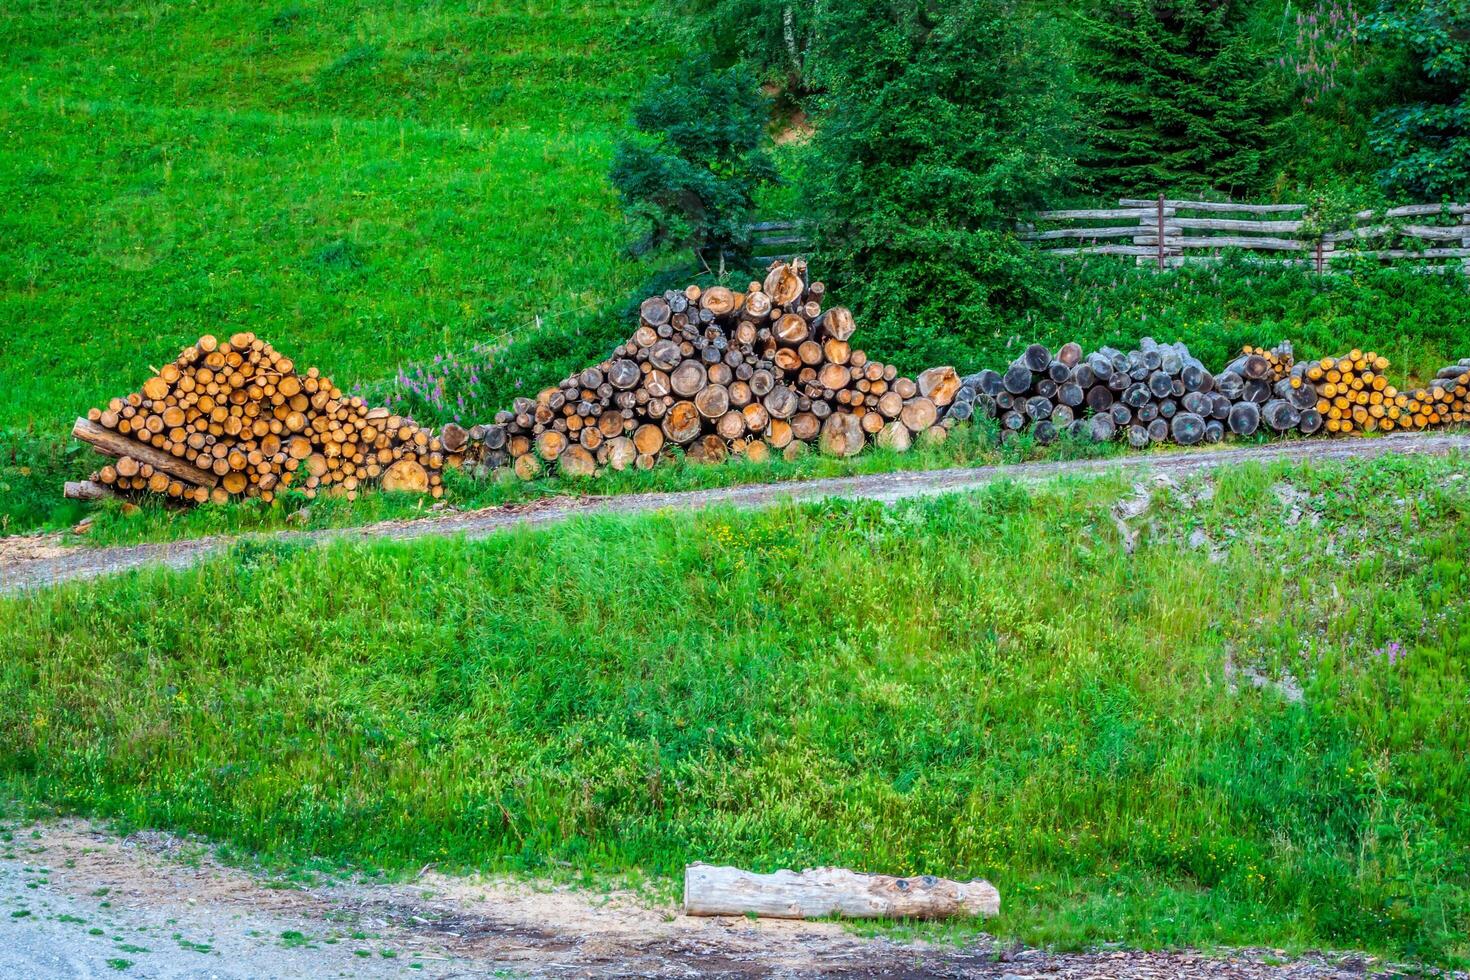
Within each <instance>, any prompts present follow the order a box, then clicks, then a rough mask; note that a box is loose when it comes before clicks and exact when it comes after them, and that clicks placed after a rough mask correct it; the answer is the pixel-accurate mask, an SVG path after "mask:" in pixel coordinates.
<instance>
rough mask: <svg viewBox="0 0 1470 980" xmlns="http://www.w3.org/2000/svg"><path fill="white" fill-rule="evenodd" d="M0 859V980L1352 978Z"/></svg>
mask: <svg viewBox="0 0 1470 980" xmlns="http://www.w3.org/2000/svg"><path fill="white" fill-rule="evenodd" d="M10 832H11V834H12V839H11V840H9V841H8V842H5V843H4V844H3V845H0V976H4V977H35V978H52V977H57V978H85V977H112V976H133V977H169V978H201V980H202V978H216V977H217V978H245V977H250V978H256V977H338V976H340V977H386V976H406V977H411V976H429V977H571V978H582V977H586V978H612V977H715V978H721V977H724V978H750V977H784V978H808V977H810V978H825V977H871V978H908V977H912V978H918V977H940V978H945V977H951V978H970V977H976V978H980V977H989V978H1016V980H1019V978H1028V977H1051V978H1080V977H1089V978H1090V977H1115V978H1120V980H1133V978H1138V980H1142V978H1166V977H1220V978H1251V980H1254V978H1313V980H1319V978H1320V980H1326V978H1342V980H1346V978H1355V977H1360V976H1363V975H1365V974H1367V973H1369V972H1371V973H1374V974H1377V975H1385V973H1386V974H1387V975H1406V973H1405V971H1403V970H1395V969H1393V968H1391V967H1388V966H1387V965H1386V964H1382V963H1378V962H1375V961H1373V960H1372V959H1371V958H1368V957H1363V956H1356V955H1351V954H1335V955H1311V956H1306V957H1302V958H1297V959H1291V958H1289V957H1287V956H1286V955H1285V954H1284V953H1283V952H1281V951H1279V950H1275V951H1273V950H1240V951H1231V952H1211V953H1199V952H1189V951H1175V952H1164V953H1141V952H1132V951H1125V950H1107V951H1099V952H1091V953H1064V954H1057V953H1050V952H1046V951H1042V950H1035V949H1026V948H1024V947H1019V946H1010V947H1005V946H999V945H997V944H995V943H992V942H990V941H988V940H984V939H982V940H980V941H978V942H976V943H974V944H972V945H970V946H968V947H965V948H953V947H947V946H937V945H929V944H924V943H906V942H897V941H893V940H890V939H883V938H878V939H868V938H862V937H859V936H856V935H853V934H852V933H850V932H848V931H847V930H846V929H844V928H843V927H842V926H840V925H838V924H835V923H807V922H787V921H777V920H747V919H743V918H709V919H696V918H689V917H686V916H683V915H681V914H680V913H679V910H678V909H677V908H676V907H675V906H673V905H672V904H669V903H668V902H666V901H660V900H657V899H654V898H651V897H649V896H647V895H640V894H634V893H632V892H626V891H616V890H590V891H589V890H576V889H572V888H569V887H562V886H558V887H552V886H550V885H538V884H535V883H525V882H510V881H504V880H493V879H470V878H455V877H448V876H444V875H440V874H438V873H436V872H434V871H433V870H432V869H430V868H426V869H425V870H424V871H423V873H421V874H420V875H419V876H418V877H417V878H416V879H415V880H413V881H410V882H404V883H394V884H389V883H382V882H363V881H353V882H332V883H319V884H306V885H299V884H294V883H287V882H283V881H281V880H278V879H273V878H270V877H268V876H264V875H258V874H252V873H248V872H246V871H242V870H239V869H236V868H231V867H226V866H224V865H222V864H220V863H219V862H218V861H216V860H215V859H214V857H213V856H212V855H211V852H210V850H209V848H207V847H206V846H204V845H203V844H202V843H201V842H197V841H191V840H187V839H183V838H179V837H176V836H173V835H169V834H160V833H140V834H133V835H130V836H126V837H118V836H115V835H112V834H110V833H107V832H106V831H105V830H103V829H101V828H99V827H97V826H94V825H91V824H88V823H84V822H81V821H60V822H48V823H43V824H38V825H34V826H26V827H22V828H12V829H11V831H10Z"/></svg>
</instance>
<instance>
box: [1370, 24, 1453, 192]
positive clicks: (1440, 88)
mask: <svg viewBox="0 0 1470 980" xmlns="http://www.w3.org/2000/svg"><path fill="white" fill-rule="evenodd" d="M1369 24H1370V30H1371V33H1372V35H1373V36H1374V37H1375V38H1377V39H1378V40H1379V41H1380V42H1382V43H1385V44H1388V45H1390V46H1398V47H1402V48H1404V49H1406V50H1407V51H1408V52H1409V53H1410V54H1411V56H1412V58H1413V60H1414V70H1413V73H1412V76H1411V77H1412V81H1413V84H1414V87H1415V93H1414V94H1415V96H1416V101H1414V102H1412V103H1411V104H1408V105H1404V106H1400V107H1398V108H1395V109H1390V110H1388V111H1386V112H1384V113H1383V114H1381V115H1380V116H1379V117H1378V118H1377V119H1376V120H1375V125H1374V132H1373V147H1374V149H1375V150H1377V151H1378V152H1379V153H1381V154H1383V155H1384V156H1385V157H1387V158H1388V160H1389V161H1390V162H1389V164H1388V166H1387V167H1386V168H1385V169H1384V170H1383V172H1382V173H1381V175H1380V177H1381V179H1382V181H1383V183H1384V185H1385V186H1386V187H1387V188H1388V189H1389V190H1390V191H1394V192H1398V193H1401V194H1407V195H1411V196H1418V197H1423V198H1427V199H1429V200H1439V199H1440V198H1448V199H1453V200H1460V201H1463V200H1464V199H1465V198H1466V197H1467V196H1470V6H1467V5H1466V4H1465V3H1464V0H1385V2H1384V4H1383V6H1382V9H1381V10H1380V11H1379V14H1378V16H1377V17H1375V18H1373V19H1372V20H1371V21H1370V22H1369Z"/></svg>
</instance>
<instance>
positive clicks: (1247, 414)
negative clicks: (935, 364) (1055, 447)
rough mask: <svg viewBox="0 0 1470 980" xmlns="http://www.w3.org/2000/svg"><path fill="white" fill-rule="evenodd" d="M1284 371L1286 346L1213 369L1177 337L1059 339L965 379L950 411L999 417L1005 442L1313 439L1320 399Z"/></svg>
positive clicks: (1287, 368) (1287, 369) (1252, 352)
mask: <svg viewBox="0 0 1470 980" xmlns="http://www.w3.org/2000/svg"><path fill="white" fill-rule="evenodd" d="M1290 371H1291V348H1290V346H1289V345H1282V346H1280V347H1277V348H1276V349H1274V350H1272V351H1263V350H1261V349H1258V348H1249V349H1247V350H1246V351H1244V352H1242V354H1241V356H1240V357H1238V358H1237V359H1236V360H1235V361H1233V362H1232V363H1231V364H1230V365H1229V366H1228V367H1227V368H1226V369H1225V370H1224V371H1222V372H1221V373H1220V374H1218V375H1214V374H1211V373H1210V371H1209V370H1208V369H1207V368H1206V367H1205V366H1204V364H1202V363H1201V362H1200V360H1199V358H1197V357H1195V356H1194V355H1192V354H1191V353H1190V351H1189V348H1188V347H1187V346H1186V345H1184V344H1183V343H1174V344H1160V343H1157V342H1156V341H1154V340H1153V339H1152V338H1149V337H1145V338H1143V340H1142V341H1141V342H1140V344H1139V347H1138V349H1136V350H1132V351H1126V352H1125V351H1120V350H1117V349H1115V348H1112V347H1103V348H1101V349H1099V350H1097V351H1094V352H1092V353H1089V354H1084V353H1083V351H1082V348H1081V347H1080V346H1078V345H1077V344H1065V345H1063V346H1062V347H1061V348H1059V349H1058V350H1057V352H1056V354H1055V355H1053V354H1052V353H1051V352H1050V351H1049V350H1048V349H1047V348H1046V347H1044V346H1043V345H1041V344H1032V345H1031V346H1030V347H1028V348H1026V350H1025V352H1023V353H1022V355H1021V356H1020V357H1019V358H1017V359H1016V361H1014V362H1013V363H1012V364H1011V365H1010V366H1009V367H1008V368H1007V369H1006V371H1005V373H1003V374H1002V373H999V372H996V371H981V372H979V373H978V374H973V375H970V376H968V377H966V378H964V379H963V381H962V382H961V385H960V390H959V392H958V393H957V395H956V400H955V405H954V406H952V407H951V408H950V410H949V417H951V418H960V419H964V418H969V417H971V416H973V415H974V414H975V413H979V414H981V415H982V416H988V417H991V418H995V419H997V420H998V421H999V422H1000V429H1001V434H1002V437H1003V438H1005V437H1010V436H1014V435H1015V434H1016V433H1019V432H1021V431H1025V430H1028V429H1029V430H1030V431H1031V433H1032V435H1033V437H1034V438H1035V439H1036V441H1037V442H1039V443H1042V444H1046V443H1049V442H1052V441H1053V440H1055V439H1056V438H1057V437H1058V436H1059V435H1060V434H1062V433H1063V432H1066V433H1068V434H1070V435H1072V436H1074V437H1078V438H1086V439H1092V440H1093V441H1096V442H1105V441H1107V440H1110V439H1113V438H1114V437H1116V436H1121V437H1123V438H1126V439H1127V440H1128V442H1129V444H1130V445H1132V446H1134V447H1136V448H1142V447H1144V446H1147V445H1150V444H1151V443H1158V442H1166V441H1167V442H1175V443H1178V444H1180V445H1184V446H1192V445H1196V444H1198V443H1213V442H1219V441H1220V440H1221V439H1223V438H1224V437H1225V436H1226V434H1227V433H1228V434H1233V435H1240V436H1246V435H1251V434H1253V433H1255V432H1256V431H1257V430H1259V429H1261V428H1262V427H1263V426H1264V427H1265V428H1267V429H1269V430H1271V431H1275V432H1287V431H1293V430H1295V431H1300V432H1302V433H1304V434H1308V435H1310V434H1311V433H1313V432H1315V431H1317V429H1318V428H1320V426H1321V418H1320V416H1319V415H1318V414H1317V412H1316V403H1317V398H1316V395H1315V393H1313V392H1312V391H1311V390H1310V389H1308V390H1305V391H1303V390H1299V389H1300V384H1295V385H1294V384H1293V381H1292V378H1291V375H1290Z"/></svg>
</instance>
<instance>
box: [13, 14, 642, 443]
mask: <svg viewBox="0 0 1470 980" xmlns="http://www.w3.org/2000/svg"><path fill="white" fill-rule="evenodd" d="M647 7H648V4H647V3H642V2H637V0H619V2H614V3H608V4H577V3H563V2H556V3H531V2H511V3H495V4H483V3H473V2H463V0H461V2H448V3H442V4H432V5H425V6H417V5H389V6H387V7H384V6H383V5H380V4H373V3H351V2H349V3H328V2H315V3H313V2H306V3H280V4H272V5H265V6H262V5H260V4H252V3H240V2H229V0H224V2H215V3H204V4H187V5H186V4H153V3H123V4H104V5H96V4H84V3H68V2H62V3H45V4H19V5H9V6H7V7H6V9H5V10H4V11H0V50H3V51H4V55H3V56H0V83H3V85H0V87H3V91H4V95H3V96H0V116H3V121H4V124H3V127H0V193H3V195H4V197H5V199H6V201H7V206H6V207H5V208H4V209H3V213H0V242H3V244H0V318H3V319H4V321H5V323H6V329H5V330H4V331H3V332H0V388H3V389H4V390H5V391H6V392H7V395H8V397H6V398H5V399H0V428H14V427H25V426H27V425H34V426H36V427H37V428H38V429H39V430H40V431H42V432H46V433H52V432H56V431H59V430H60V428H61V426H62V425H64V424H65V422H66V421H67V420H68V419H69V418H70V417H71V416H73V415H75V414H76V413H77V412H78V411H81V410H83V409H84V408H85V407H86V406H88V405H89V404H92V403H95V402H96V401H97V400H99V399H104V398H106V397H110V396H112V395H115V394H117V393H118V392H119V391H120V390H126V389H127V388H128V387H129V386H130V385H133V384H135V383H136V377H137V373H138V371H139V370H140V365H145V364H147V363H154V362H157V361H158V360H160V359H163V358H166V357H167V352H168V351H170V350H172V349H175V348H178V347H180V346H182V345H184V344H185V343H188V342H190V340H191V339H192V338H194V337H196V336H197V335H198V334H199V333H200V332H201V331H203V330H210V331H214V332H218V333H227V332H230V331H234V330H241V329H245V330H253V331H255V332H257V333H259V334H261V335H262V336H266V337H269V338H272V339H273V340H275V341H276V342H277V343H278V344H280V345H281V346H282V348H283V349H287V350H290V351H291V352H292V353H293V355H294V356H295V357H297V358H298V360H299V361H300V362H301V363H303V364H306V363H315V364H320V365H321V366H322V367H323V368H324V369H326V370H328V371H330V372H332V373H333V375H334V376H335V377H337V378H339V379H340V380H341V381H342V382H344V383H345V384H346V385H347V386H350V385H351V384H353V383H355V382H358V381H363V380H375V379H378V378H381V377H383V376H385V375H391V374H392V373H393V371H394V368H395V366H396V365H397V364H398V363H400V362H402V361H407V360H411V359H416V358H420V359H421V358H427V357H432V356H433V354H434V353H436V352H439V351H443V350H446V349H461V348H464V347H468V346H470V345H473V344H477V343H484V342H488V341H493V340H495V339H497V338H499V337H502V336H505V335H512V336H513V335H517V334H519V333H521V332H523V331H527V330H530V329H533V327H534V324H535V320H536V317H538V316H540V317H542V318H543V322H551V323H554V324H557V325H558V326H559V325H560V321H562V320H566V319H570V318H573V317H575V316H576V315H577V313H578V312H580V311H584V310H585V309H587V308H589V307H600V306H603V305H606V304H608V303H610V302H614V301H621V300H622V298H623V296H624V294H625V293H626V292H627V290H628V289H629V287H630V284H631V283H632V282H633V281H634V280H635V279H636V278H637V276H638V275H639V273H638V270H637V269H636V268H635V267H634V266H633V265H632V264H631V263H630V262H628V261H627V259H626V258H625V253H624V252H623V250H622V248H621V246H622V245H623V238H624V235H623V231H622V220H621V218H620V217H619V216H618V214H617V211H616V207H615V205H614V200H613V197H612V194H611V192H610V190H609V189H608V187H607V185H606V182H605V180H604V174H605V171H606V169H607V163H608V159H609V156H610V152H611V150H610V147H611V143H612V141H613V139H614V136H615V133H616V131H617V128H618V127H619V126H620V124H621V121H622V117H623V115H624V113H625V111H626V109H625V107H626V103H627V101H628V99H629V98H630V97H631V96H632V95H633V94H635V93H636V92H637V91H638V90H639V89H640V88H641V86H642V84H643V82H644V80H645V77H646V76H647V74H648V73H649V72H650V71H651V70H652V69H653V68H654V67H655V66H656V65H657V64H658V62H659V58H660V56H661V54H662V53H663V51H662V49H661V48H660V45H659V42H658V36H657V34H656V33H655V32H651V31H649V30H648V29H647V25H646V23H645V22H644V20H643V15H644V13H645V11H646V9H647Z"/></svg>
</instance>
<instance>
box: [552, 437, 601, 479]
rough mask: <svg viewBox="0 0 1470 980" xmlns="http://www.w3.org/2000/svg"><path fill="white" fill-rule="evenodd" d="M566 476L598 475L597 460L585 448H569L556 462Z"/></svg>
mask: <svg viewBox="0 0 1470 980" xmlns="http://www.w3.org/2000/svg"><path fill="white" fill-rule="evenodd" d="M556 465H557V469H559V470H560V471H561V472H562V474H563V475H565V476H573V477H587V476H593V475H595V474H596V473H597V459H596V457H594V456H593V455H592V453H590V452H588V451H587V449H586V448H585V447H583V446H577V445H573V446H568V447H567V451H566V452H564V453H562V454H561V456H560V457H558V459H557V461H556Z"/></svg>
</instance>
